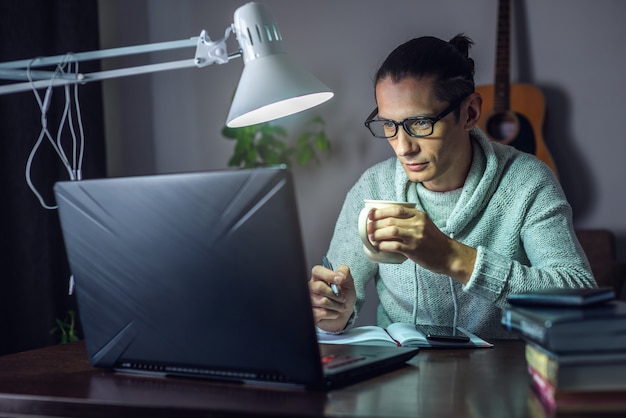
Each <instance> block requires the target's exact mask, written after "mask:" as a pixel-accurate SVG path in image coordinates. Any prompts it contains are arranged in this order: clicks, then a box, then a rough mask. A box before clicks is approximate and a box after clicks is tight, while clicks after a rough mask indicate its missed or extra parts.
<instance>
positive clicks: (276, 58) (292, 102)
mask: <svg viewBox="0 0 626 418" xmlns="http://www.w3.org/2000/svg"><path fill="white" fill-rule="evenodd" d="M332 97H333V92H332V91H331V90H330V89H329V88H328V87H326V86H325V85H324V84H323V83H322V82H320V81H319V80H318V79H317V78H315V77H313V76H312V75H311V74H310V73H308V72H307V71H305V70H303V69H301V68H299V67H298V66H297V65H296V64H295V63H294V62H292V61H291V60H290V59H289V57H288V56H287V55H285V54H284V53H280V54H274V55H267V56H265V57H262V58H258V59H255V60H253V61H250V62H248V63H247V64H246V65H245V67H244V70H243V73H242V74H241V78H240V80H239V85H238V86H237V91H236V93H235V97H234V98H233V103H232V105H231V108H230V113H229V114H228V119H227V123H226V125H227V126H228V127H230V128H237V127H241V126H247V125H254V124H257V123H263V122H267V121H270V120H274V119H278V118H281V117H284V116H288V115H291V114H294V113H297V112H301V111H303V110H306V109H309V108H311V107H314V106H317V105H319V104H321V103H324V102H325V101H327V100H330V99H331V98H332Z"/></svg>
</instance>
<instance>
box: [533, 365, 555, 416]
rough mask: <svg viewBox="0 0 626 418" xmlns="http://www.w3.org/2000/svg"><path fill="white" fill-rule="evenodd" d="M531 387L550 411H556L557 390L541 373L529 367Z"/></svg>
mask: <svg viewBox="0 0 626 418" xmlns="http://www.w3.org/2000/svg"><path fill="white" fill-rule="evenodd" d="M528 374H529V376H530V385H531V387H532V389H533V390H534V391H535V393H536V394H537V396H538V397H539V399H540V400H541V402H542V403H543V404H544V405H545V406H546V407H547V408H548V409H550V410H554V409H556V400H555V391H556V390H555V388H554V386H552V385H551V384H550V382H548V381H547V380H546V379H545V378H544V377H543V376H541V374H540V373H539V372H537V371H536V370H535V369H533V368H532V366H530V365H529V366H528Z"/></svg>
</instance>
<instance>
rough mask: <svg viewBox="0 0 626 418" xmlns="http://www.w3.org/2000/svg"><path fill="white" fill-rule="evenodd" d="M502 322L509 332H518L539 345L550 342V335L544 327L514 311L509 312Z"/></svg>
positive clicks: (505, 314)
mask: <svg viewBox="0 0 626 418" xmlns="http://www.w3.org/2000/svg"><path fill="white" fill-rule="evenodd" d="M501 322H502V325H504V327H505V328H506V329H508V330H509V331H514V332H518V333H520V334H521V335H522V336H524V337H527V338H529V339H531V340H532V341H536V342H537V343H539V344H542V345H544V344H547V342H548V341H547V339H548V333H547V330H546V328H545V326H544V325H542V324H538V323H536V322H534V321H531V320H528V319H527V318H524V317H523V316H522V315H520V314H519V313H517V312H516V311H514V310H511V309H509V310H507V311H506V312H505V313H504V315H503V316H502V320H501Z"/></svg>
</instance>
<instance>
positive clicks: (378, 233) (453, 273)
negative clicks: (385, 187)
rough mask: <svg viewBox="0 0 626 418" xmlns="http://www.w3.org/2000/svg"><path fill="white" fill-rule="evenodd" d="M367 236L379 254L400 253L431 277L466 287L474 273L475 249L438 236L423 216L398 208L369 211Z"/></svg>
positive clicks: (418, 212)
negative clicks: (447, 278) (438, 275)
mask: <svg viewBox="0 0 626 418" xmlns="http://www.w3.org/2000/svg"><path fill="white" fill-rule="evenodd" d="M369 220H370V222H368V224H367V232H368V234H369V239H370V241H371V242H372V244H373V245H374V246H375V247H378V249H380V250H381V251H391V252H398V253H402V254H404V255H405V256H407V257H408V258H410V259H411V260H413V261H414V262H415V263H417V264H419V265H420V266H422V267H424V268H425V269H428V270H430V271H432V272H435V273H442V274H445V275H447V276H450V277H452V278H453V279H455V280H457V281H459V282H461V283H463V284H466V283H467V282H468V281H469V278H470V276H471V275H472V272H473V271H474V263H475V261H476V249H475V248H472V247H469V246H467V245H465V244H463V243H461V242H458V241H455V240H453V239H452V238H450V237H448V236H447V235H446V234H444V233H443V232H441V231H440V230H439V228H437V226H436V225H435V224H434V223H433V221H432V220H431V219H430V218H429V217H428V215H426V214H425V213H424V212H422V211H420V210H417V209H411V208H403V207H399V206H395V207H388V208H381V209H375V210H372V211H371V212H370V214H369Z"/></svg>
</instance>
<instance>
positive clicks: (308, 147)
mask: <svg viewBox="0 0 626 418" xmlns="http://www.w3.org/2000/svg"><path fill="white" fill-rule="evenodd" d="M222 135H223V136H224V137H225V138H227V139H229V140H233V141H235V142H236V143H235V148H234V150H233V155H232V156H231V158H230V159H229V160H228V166H229V167H239V168H255V167H266V166H273V165H280V164H284V165H286V166H287V167H291V166H292V165H293V160H294V159H295V162H296V163H297V164H298V165H306V164H308V163H309V162H310V161H315V162H316V163H318V164H319V163H320V158H319V154H326V155H330V150H331V146H330V141H329V140H328V136H327V135H326V132H325V131H324V120H323V119H322V118H321V117H319V116H318V117H315V118H313V119H311V120H310V121H309V122H307V123H306V125H305V127H304V130H303V131H302V132H301V133H300V134H299V135H298V136H297V138H296V140H295V143H289V142H288V136H287V130H286V129H285V128H284V127H282V126H280V125H273V124H271V123H270V122H266V123H261V124H258V125H252V126H245V127H242V128H229V127H224V128H223V129H222Z"/></svg>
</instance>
